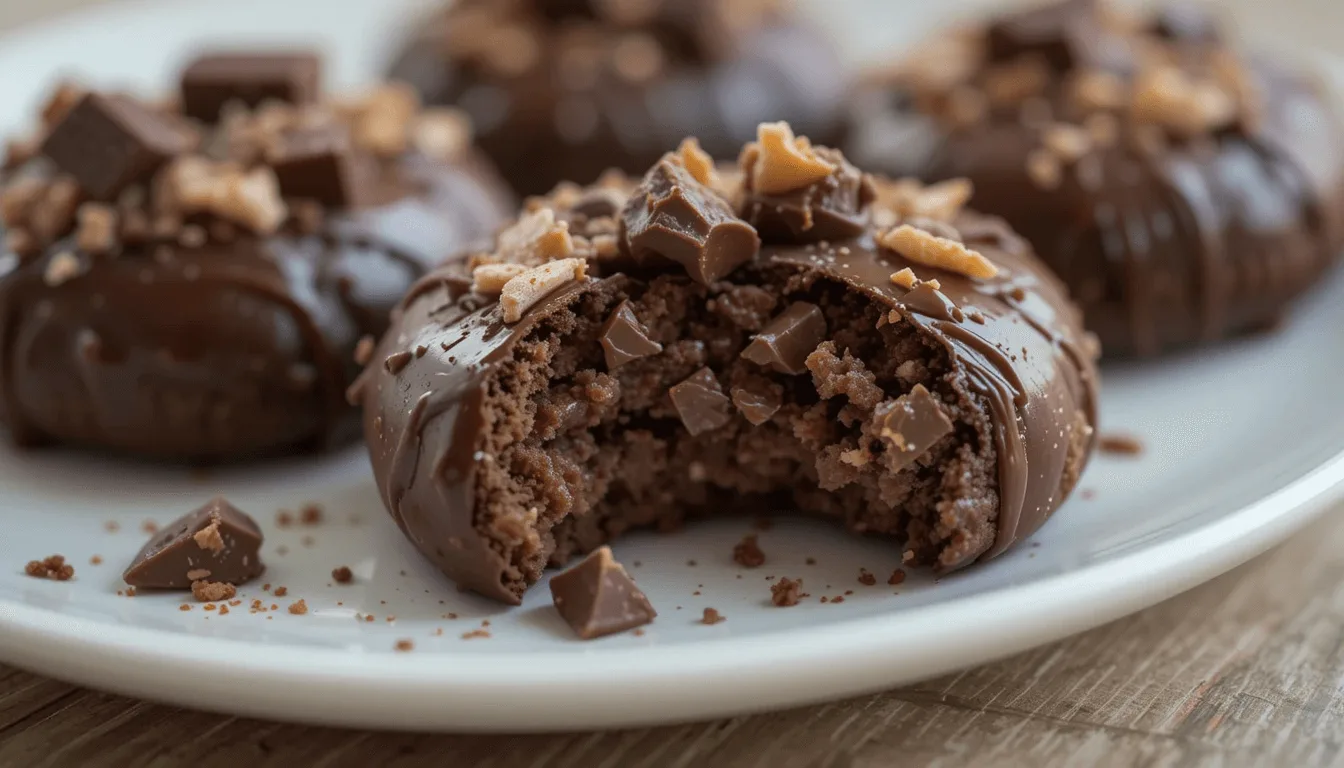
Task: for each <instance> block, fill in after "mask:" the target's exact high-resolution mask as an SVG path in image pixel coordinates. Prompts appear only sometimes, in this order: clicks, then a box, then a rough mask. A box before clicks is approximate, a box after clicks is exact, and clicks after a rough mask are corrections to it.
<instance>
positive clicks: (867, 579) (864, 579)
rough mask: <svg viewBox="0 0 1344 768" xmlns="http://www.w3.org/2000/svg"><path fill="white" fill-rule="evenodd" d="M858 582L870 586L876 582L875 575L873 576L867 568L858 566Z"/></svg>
mask: <svg viewBox="0 0 1344 768" xmlns="http://www.w3.org/2000/svg"><path fill="white" fill-rule="evenodd" d="M859 583H860V584H862V585H864V586H865V587H871V586H873V585H874V584H876V583H877V577H876V576H874V575H873V573H872V571H869V570H868V569H867V568H860V569H859Z"/></svg>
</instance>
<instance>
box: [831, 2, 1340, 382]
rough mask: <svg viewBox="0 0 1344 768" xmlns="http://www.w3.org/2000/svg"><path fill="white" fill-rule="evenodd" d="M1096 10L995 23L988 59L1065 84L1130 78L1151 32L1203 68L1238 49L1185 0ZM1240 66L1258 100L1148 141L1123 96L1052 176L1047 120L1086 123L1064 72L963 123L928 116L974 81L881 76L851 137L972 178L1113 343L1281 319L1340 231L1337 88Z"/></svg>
mask: <svg viewBox="0 0 1344 768" xmlns="http://www.w3.org/2000/svg"><path fill="white" fill-rule="evenodd" d="M1102 13H1103V11H1101V10H1099V6H1098V4H1097V3H1095V2H1091V1H1089V0H1081V1H1080V0H1070V2H1066V3H1060V4H1057V5H1053V6H1047V7H1046V8H1044V9H1038V10H1036V11H1033V12H1031V14H1024V15H1022V16H1011V17H1007V18H1005V19H999V20H997V21H995V22H992V23H991V24H990V25H989V26H988V27H987V30H986V32H985V34H986V36H987V37H986V39H987V41H988V51H987V52H986V53H985V54H984V56H985V60H984V62H982V64H981V66H982V70H981V72H984V71H986V70H984V69H983V67H992V66H996V65H999V64H1002V63H1003V62H1005V61H1014V60H1020V59H1015V57H1017V56H1020V55H1023V54H1026V55H1029V56H1030V55H1035V56H1042V57H1044V59H1045V60H1046V61H1048V62H1049V64H1050V73H1051V77H1052V78H1053V80H1052V82H1054V83H1056V84H1059V83H1067V82H1069V80H1070V78H1073V77H1077V76H1079V75H1080V74H1081V73H1083V72H1084V71H1087V72H1107V73H1110V74H1112V75H1117V76H1119V78H1120V80H1119V82H1121V83H1131V82H1132V79H1133V78H1134V77H1135V73H1136V72H1139V71H1140V70H1141V69H1142V67H1143V66H1144V64H1143V61H1144V58H1143V57H1144V55H1146V54H1143V53H1142V51H1145V50H1150V49H1151V48H1152V46H1154V45H1162V46H1166V47H1165V48H1163V49H1162V50H1165V51H1167V52H1168V54H1169V55H1172V56H1174V57H1175V59H1176V62H1177V65H1178V69H1179V70H1180V71H1182V72H1184V73H1186V74H1187V75H1191V76H1195V77H1204V76H1207V73H1208V71H1209V69H1210V68H1212V69H1214V70H1217V68H1218V67H1226V66H1227V62H1228V61H1229V60H1230V59H1229V57H1232V55H1233V54H1232V52H1231V51H1229V50H1228V49H1226V48H1225V47H1223V46H1221V44H1219V42H1218V40H1219V39H1220V38H1219V34H1218V32H1217V25H1216V24H1215V23H1214V21H1213V20H1212V19H1211V18H1210V17H1209V16H1208V14H1206V13H1201V12H1199V11H1198V10H1197V9H1192V8H1191V7H1189V6H1188V5H1187V4H1178V5H1172V6H1169V7H1165V8H1162V9H1160V10H1159V11H1158V12H1157V14H1156V15H1155V16H1154V17H1152V18H1150V19H1149V20H1147V21H1146V22H1145V26H1143V27H1142V28H1141V29H1140V30H1139V31H1138V32H1135V31H1133V30H1130V31H1128V32H1124V33H1123V34H1122V33H1121V32H1118V31H1116V30H1115V29H1113V28H1112V27H1111V26H1108V23H1107V22H1106V21H1105V19H1104V18H1102V17H1101V14H1102ZM1172 52H1174V53H1172ZM1238 67H1239V69H1240V70H1241V71H1242V72H1243V73H1244V78H1245V85H1246V90H1247V91H1248V92H1250V93H1251V94H1254V96H1253V98H1252V99H1251V100H1252V101H1253V102H1255V103H1254V104H1246V105H1244V107H1245V111H1246V112H1248V113H1249V112H1253V113H1254V114H1253V115H1250V114H1247V115H1243V116H1241V117H1239V118H1238V119H1236V120H1234V121H1232V122H1230V123H1226V124H1222V125H1217V126H1212V127H1210V128H1209V129H1208V130H1206V131H1202V132H1200V133H1199V134H1198V135H1193V136H1166V137H1164V139H1163V140H1162V141H1159V142H1157V143H1156V145H1155V146H1154V145H1149V143H1147V142H1145V141H1144V140H1143V139H1147V138H1152V136H1151V134H1149V135H1147V136H1144V135H1142V132H1143V130H1144V129H1147V128H1152V127H1153V126H1151V125H1146V126H1145V125H1138V124H1136V120H1135V118H1133V117H1132V116H1131V115H1130V113H1128V112H1126V111H1125V110H1124V109H1121V110H1119V111H1118V112H1117V111H1114V110H1112V111H1111V114H1113V115H1114V117H1115V118H1116V128H1115V133H1116V137H1115V139H1114V140H1113V141H1109V142H1106V141H1101V142H1099V141H1095V140H1092V141H1091V146H1090V148H1088V149H1087V150H1086V151H1085V152H1084V154H1083V155H1082V156H1081V157H1080V158H1078V159H1076V161H1074V160H1071V159H1069V158H1064V159H1062V161H1061V162H1059V163H1058V164H1056V165H1053V167H1055V168H1057V169H1058V175H1057V180H1054V181H1053V183H1051V182H1052V180H1051V179H1050V178H1049V177H1050V176H1051V175H1052V174H1053V173H1054V171H1052V162H1050V161H1049V160H1048V158H1047V159H1046V162H1045V165H1046V168H1045V169H1044V170H1045V171H1047V172H1048V173H1046V183H1042V181H1041V179H1040V178H1036V177H1034V176H1033V172H1032V170H1031V169H1030V168H1029V164H1030V163H1031V162H1032V160H1029V158H1033V157H1036V156H1037V155H1036V153H1039V152H1040V151H1041V148H1042V144H1043V142H1042V135H1043V132H1044V131H1047V130H1049V129H1048V127H1046V126H1048V125H1049V124H1051V122H1052V121H1060V122H1065V123H1068V122H1076V123H1079V124H1082V123H1085V118H1086V115H1085V114H1084V113H1083V112H1081V111H1080V110H1079V108H1078V106H1077V105H1076V104H1073V103H1071V102H1070V101H1069V96H1068V93H1067V91H1068V89H1067V88H1065V87H1059V88H1055V87H1054V86H1051V87H1050V88H1048V89H1047V90H1046V92H1044V93H1042V94H1041V95H1040V96H1039V97H1038V98H1035V99H1032V100H1028V101H1029V103H1026V104H1024V105H1023V106H1022V108H1021V109H1020V110H1019V109H1018V108H1016V107H1014V108H1011V109H1000V108H994V107H991V108H990V110H989V113H988V115H987V116H985V117H984V118H983V119H980V120H977V121H973V122H972V123H970V124H958V125H953V124H951V123H949V122H948V121H947V120H946V119H936V118H934V117H931V116H930V115H933V114H935V113H937V112H938V109H939V107H938V104H937V103H938V102H939V101H940V99H939V98H937V97H936V94H937V93H942V95H943V97H946V98H951V97H952V96H953V94H957V95H958V97H959V98H960V97H961V96H962V95H964V94H967V93H972V94H973V93H974V88H972V89H971V90H970V91H968V90H966V89H964V88H962V87H961V86H953V87H946V86H944V87H943V90H941V91H940V90H938V89H936V88H935V89H932V90H930V91H928V92H925V93H917V91H918V90H919V89H918V88H912V87H908V86H906V85H904V84H899V85H892V86H889V87H887V86H883V87H879V88H877V89H876V90H874V91H870V92H868V93H866V94H864V95H862V96H860V97H859V98H860V104H861V106H860V108H859V111H860V117H859V118H858V120H859V121H861V122H863V123H864V125H863V127H861V128H860V129H858V131H857V132H856V133H855V135H854V136H853V137H852V139H851V141H850V142H849V144H848V146H847V152H848V153H849V154H850V156H851V157H853V158H854V160H855V162H856V163H858V164H860V165H862V166H864V167H867V168H869V169H873V170H879V171H882V172H886V173H890V174H893V175H903V174H913V175H918V176H922V177H924V178H926V179H945V178H953V177H966V178H969V179H970V180H971V181H972V182H973V183H974V185H975V189H976V196H975V205H976V207H977V208H978V209H980V210H983V211H986V212H988V213H992V214H996V215H1000V216H1003V217H1004V218H1005V219H1007V221H1008V222H1009V223H1010V224H1011V225H1012V226H1013V227H1014V228H1015V229H1016V230H1018V231H1019V232H1020V233H1021V234H1022V235H1023V236H1024V237H1026V238H1027V239H1028V240H1029V241H1030V242H1031V243H1032V244H1033V245H1034V246H1035V248H1036V250H1037V252H1038V253H1039V254H1040V255H1041V257H1042V258H1043V259H1044V260H1045V261H1046V262H1047V263H1048V264H1049V265H1050V266H1051V267H1052V268H1053V269H1054V270H1055V271H1056V272H1057V273H1058V274H1059V275H1060V277H1061V278H1063V280H1064V282H1065V283H1066V284H1067V285H1068V287H1069V289H1070V291H1071V293H1072V294H1073V297H1074V298H1075V299H1076V300H1077V301H1078V303H1079V304H1080V305H1081V306H1082V308H1083V310H1084V313H1085V317H1086V325H1087V327H1088V328H1089V329H1090V330H1092V331H1094V332H1096V333H1097V334H1098V336H1099V337H1100V339H1101V341H1102V346H1103V349H1104V350H1105V352H1106V354H1107V355H1110V356H1117V357H1118V356H1129V355H1140V356H1151V355H1156V354H1160V353H1163V352H1166V351H1170V350H1173V349H1178V348H1181V347H1186V346H1190V345H1193V344H1200V343H1207V342H1210V341H1213V340H1216V339H1220V338H1224V337H1228V336H1233V335H1237V334H1240V333H1244V332H1248V331H1253V330H1257V329H1259V328H1262V327H1265V326H1268V325H1271V324H1273V322H1274V321H1275V320H1277V319H1278V318H1279V317H1280V316H1281V314H1282V313H1283V312H1284V311H1285V309H1286V308H1287V307H1288V306H1289V305H1290V304H1291V303H1292V302H1293V301H1294V300H1295V299H1296V298H1297V297H1299V296H1300V295H1301V294H1302V293H1303V292H1304V291H1306V290H1307V289H1309V288H1310V287H1311V286H1312V285H1313V284H1315V283H1316V282H1318V280H1319V278H1320V277H1321V275H1322V274H1323V273H1324V272H1325V271H1326V270H1327V269H1329V268H1330V267H1332V266H1333V265H1334V264H1335V262H1336V257H1337V255H1338V253H1339V251H1340V249H1341V247H1344V123H1341V121H1340V119H1339V114H1338V112H1337V110H1336V109H1335V104H1334V103H1333V99H1332V98H1331V97H1330V96H1329V95H1327V92H1326V90H1325V89H1324V88H1323V87H1322V86H1321V85H1320V84H1319V83H1317V82H1315V81H1314V80H1313V79H1312V78H1310V77H1309V76H1307V75H1304V74H1303V73H1301V72H1298V71H1295V70H1293V69H1291V68H1289V67H1287V66H1286V65H1284V64H1281V63H1278V62H1274V61H1269V60H1265V59H1255V58H1250V59H1246V60H1244V61H1241V62H1240V63H1239V65H1238ZM1027 113H1030V114H1027Z"/></svg>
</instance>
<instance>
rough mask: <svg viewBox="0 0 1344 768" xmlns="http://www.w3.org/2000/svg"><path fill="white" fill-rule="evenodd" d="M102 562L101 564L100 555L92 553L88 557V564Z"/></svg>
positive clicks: (99, 563)
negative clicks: (91, 555) (92, 554)
mask: <svg viewBox="0 0 1344 768" xmlns="http://www.w3.org/2000/svg"><path fill="white" fill-rule="evenodd" d="M102 564H103V558H102V556H101V555H94V556H93V557H90V558H89V565H102Z"/></svg>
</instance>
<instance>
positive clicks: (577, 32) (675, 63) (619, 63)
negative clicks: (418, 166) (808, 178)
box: [390, 0, 846, 194]
mask: <svg viewBox="0 0 1344 768" xmlns="http://www.w3.org/2000/svg"><path fill="white" fill-rule="evenodd" d="M621 5H622V4H620V3H602V2H597V1H596V0H576V1H575V2H556V1H555V0H519V1H516V2H495V1H494V0H467V1H466V2H457V3H454V4H453V7H452V8H450V9H446V10H444V11H442V12H440V13H439V15H438V16H436V17H435V18H433V19H431V20H429V21H427V22H426V23H425V24H422V25H421V29H423V31H422V32H421V33H420V34H419V36H418V37H417V38H416V39H414V40H412V41H411V42H410V43H409V44H408V46H407V48H406V50H405V51H404V52H403V53H402V54H401V56H400V57H399V58H398V60H397V61H396V63H395V64H394V65H393V66H392V68H391V71H390V76H391V77H393V78H396V79H400V80H404V81H406V82H409V83H411V84H412V85H414V86H415V87H416V88H417V89H418V90H419V91H420V92H421V94H422V95H423V96H424V98H425V101H426V102H427V103H433V104H453V105H457V106H459V107H461V108H463V109H465V110H466V111H467V112H468V113H470V114H471V116H472V120H473V122H474V123H475V125H476V136H477V139H478V141H479V143H480V145H481V147H482V148H483V149H484V150H485V152H486V153H487V154H488V155H489V156H490V158H491V159H492V160H493V161H495V163H496V164H497V165H498V166H499V168H500V170H501V171H502V172H503V174H504V177H505V178H506V179H507V180H508V182H509V183H510V184H511V185H513V187H514V189H515V190H517V191H518V192H519V193H522V194H540V193H543V192H546V191H548V190H549V189H551V188H552V187H553V186H555V185H556V184H557V183H559V182H560V181H565V180H570V181H578V182H580V183H587V182H590V181H592V180H593V179H596V178H597V176H598V174H600V173H601V172H602V171H603V170H605V169H607V168H610V167H616V168H620V169H622V170H625V171H627V172H629V173H637V174H638V173H643V172H644V171H645V170H647V169H648V168H649V166H651V165H653V163H654V162H656V161H657V160H658V158H659V157H661V156H662V154H663V153H664V152H665V151H666V150H667V148H668V147H670V146H674V145H675V144H676V142H678V141H680V140H681V139H682V138H683V137H685V136H696V137H698V138H699V140H700V143H701V145H702V146H703V147H704V148H705V150H706V151H707V152H709V153H710V154H711V155H714V156H716V157H731V156H733V155H734V154H735V153H736V152H737V150H738V148H740V147H741V145H742V143H743V142H745V141H746V140H747V139H749V138H750V137H751V135H752V133H753V132H754V131H755V129H756V125H757V123H759V122H761V121H765V120H788V121H790V122H792V123H793V125H794V127H795V128H797V129H798V130H799V132H800V133H806V134H808V135H810V136H811V137H813V139H815V140H816V141H818V142H819V143H831V144H833V143H834V142H833V141H832V140H833V139H835V138H838V133H839V131H840V125H841V121H840V112H841V109H842V104H841V100H842V95H843V93H844V91H845V88H846V74H845V70H844V68H843V67H842V66H841V64H840V61H839V59H838V57H837V55H836V53H835V51H834V49H833V48H832V46H831V44H830V42H829V41H827V40H825V39H824V37H823V36H822V34H821V33H820V32H819V31H818V30H816V29H814V28H812V27H810V26H808V25H806V24H803V23H802V22H800V21H798V20H795V19H793V18H792V17H791V16H789V15H787V14H784V13H782V12H780V11H778V10H776V9H774V8H766V9H764V10H761V9H756V8H751V6H772V5H775V4H771V3H738V2H720V1H719V0H655V2H652V3H643V2H641V3H631V4H628V5H629V6H631V7H632V8H639V9H640V11H639V17H638V18H624V19H623V18H620V14H619V11H618V10H610V9H619V7H620V6H621ZM646 9H647V10H648V12H647V14H646V13H645V10H646ZM743 9H747V10H746V12H745V13H744V14H743V16H744V18H741V19H737V18H734V14H736V13H738V12H739V11H741V10H743ZM482 19H485V21H482ZM455 29H456V30H463V31H461V32H460V34H461V36H462V38H465V39H457V38H455V36H454V34H455V33H454V30H455ZM465 30H475V32H474V33H472V32H468V31H465ZM478 48H483V49H484V50H477V49H478ZM627 58H629V59H631V61H630V63H629V64H626V63H624V60H625V59H627ZM646 60H651V63H646ZM646 66H647V68H648V71H644V68H645V67H646Z"/></svg>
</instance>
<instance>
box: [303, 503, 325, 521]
mask: <svg viewBox="0 0 1344 768" xmlns="http://www.w3.org/2000/svg"><path fill="white" fill-rule="evenodd" d="M299 522H301V523H303V524H304V525H317V524H318V523H321V522H322V505H321V504H311V503H310V504H305V505H303V508H302V509H300V510H299Z"/></svg>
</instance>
